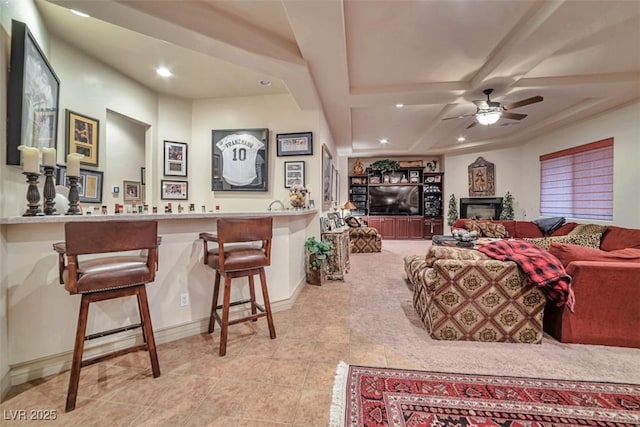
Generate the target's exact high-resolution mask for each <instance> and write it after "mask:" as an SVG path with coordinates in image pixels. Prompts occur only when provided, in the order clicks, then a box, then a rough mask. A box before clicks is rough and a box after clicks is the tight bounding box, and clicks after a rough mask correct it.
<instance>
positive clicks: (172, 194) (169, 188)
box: [160, 179, 189, 200]
mask: <svg viewBox="0 0 640 427" xmlns="http://www.w3.org/2000/svg"><path fill="white" fill-rule="evenodd" d="M160 183H161V186H162V193H161V196H160V198H161V199H162V200H187V199H188V198H189V182H188V181H170V180H167V179H163V180H161V181H160Z"/></svg>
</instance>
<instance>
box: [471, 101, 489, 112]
mask: <svg viewBox="0 0 640 427" xmlns="http://www.w3.org/2000/svg"><path fill="white" fill-rule="evenodd" d="M473 103H474V104H476V107H478V108H480V109H481V110H486V109H488V108H489V103H488V102H487V101H485V100H478V101H473Z"/></svg>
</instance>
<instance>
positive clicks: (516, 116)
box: [502, 111, 527, 120]
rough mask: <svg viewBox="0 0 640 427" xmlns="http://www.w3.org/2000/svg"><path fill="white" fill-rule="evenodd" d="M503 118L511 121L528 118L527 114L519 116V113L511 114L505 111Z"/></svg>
mask: <svg viewBox="0 0 640 427" xmlns="http://www.w3.org/2000/svg"><path fill="white" fill-rule="evenodd" d="M502 117H504V118H505V119H511V120H522V119H524V118H525V117H527V115H526V114H518V113H509V112H508V111H503V112H502Z"/></svg>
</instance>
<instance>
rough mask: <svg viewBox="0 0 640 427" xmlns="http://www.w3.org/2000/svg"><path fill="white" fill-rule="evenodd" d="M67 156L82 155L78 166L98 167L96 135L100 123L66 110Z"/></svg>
mask: <svg viewBox="0 0 640 427" xmlns="http://www.w3.org/2000/svg"><path fill="white" fill-rule="evenodd" d="M66 116H67V128H66V138H67V154H70V153H78V154H82V155H84V157H83V158H82V159H80V164H83V165H87V166H98V148H99V147H98V135H99V131H100V122H99V121H98V120H96V119H93V118H91V117H88V116H84V115H82V114H78V113H75V112H73V111H71V110H66Z"/></svg>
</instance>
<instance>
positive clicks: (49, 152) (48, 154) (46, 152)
mask: <svg viewBox="0 0 640 427" xmlns="http://www.w3.org/2000/svg"><path fill="white" fill-rule="evenodd" d="M57 160H58V159H57V157H56V149H55V148H49V147H44V148H43V149H42V165H43V166H52V167H55V166H56V161H57Z"/></svg>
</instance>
